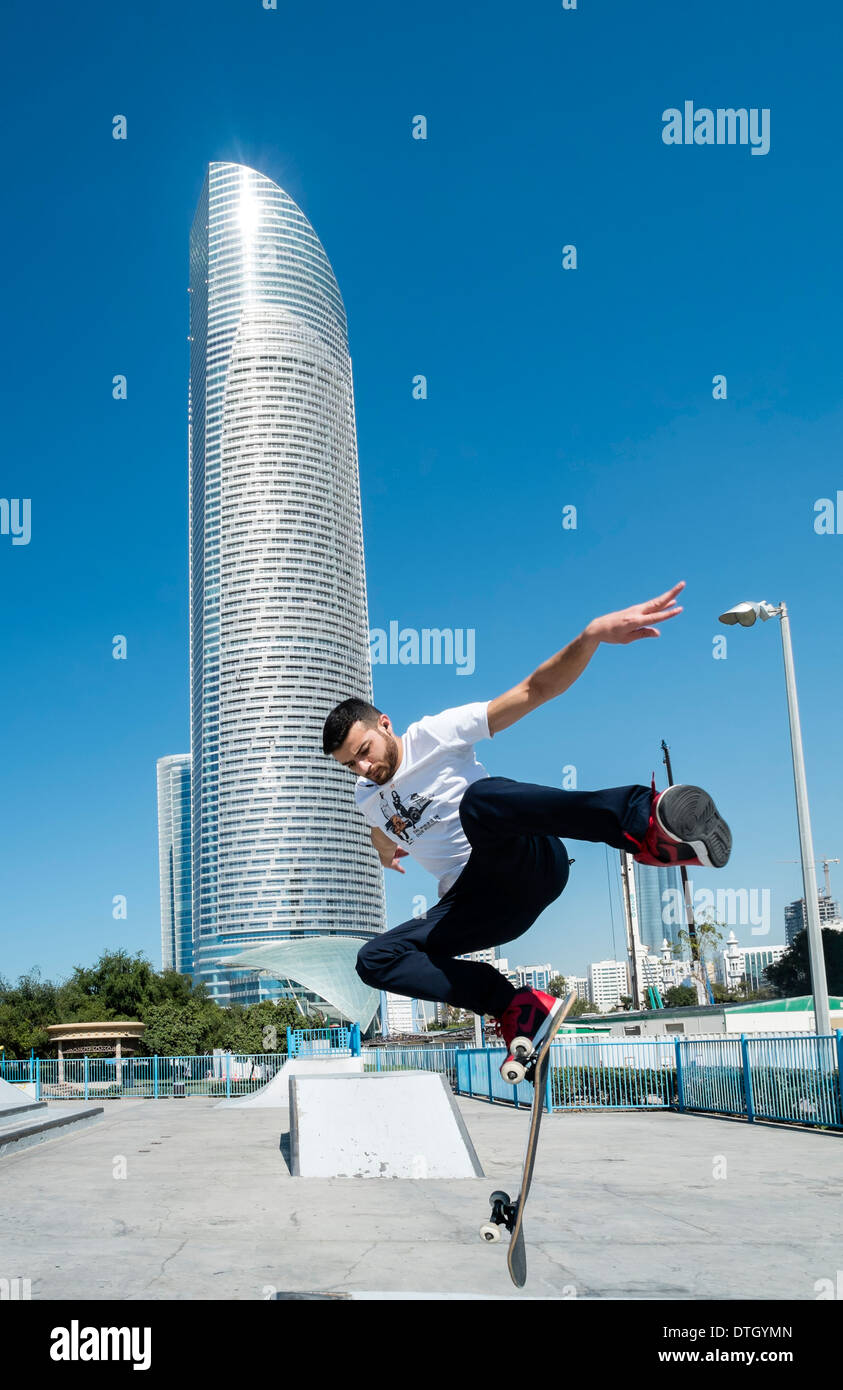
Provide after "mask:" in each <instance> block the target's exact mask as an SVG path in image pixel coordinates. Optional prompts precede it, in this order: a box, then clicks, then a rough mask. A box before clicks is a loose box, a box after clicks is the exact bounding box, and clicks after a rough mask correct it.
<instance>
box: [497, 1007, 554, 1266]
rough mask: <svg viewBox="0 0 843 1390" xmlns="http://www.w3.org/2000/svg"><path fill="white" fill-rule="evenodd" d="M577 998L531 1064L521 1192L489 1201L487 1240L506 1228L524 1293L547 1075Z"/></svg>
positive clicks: (510, 1257)
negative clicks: (528, 1209)
mask: <svg viewBox="0 0 843 1390" xmlns="http://www.w3.org/2000/svg"><path fill="white" fill-rule="evenodd" d="M576 998H577V995H576V991H574V992H573V993H571V994H569V995H568V996H567V998H566V999H565V1002H564V1003H563V1005H562V1008H561V1009H560V1010H559V1012H558V1013H557V1015H556V1017H555V1018H554V1020H553V1023H552V1024H551V1027H550V1031H549V1032H548V1034H547V1036H546V1037H544V1038H543V1039H542V1041H541V1043H540V1044H539V1047H538V1049H537V1051H536V1052H534V1053H533V1055H532V1056H531V1057H530V1059H529V1062H528V1063H527V1073H526V1076H525V1078H524V1079H525V1080H526V1081H532V1084H533V1105H532V1109H531V1111H530V1132H529V1134H528V1136H527V1151H526V1153H525V1155H524V1169H523V1172H522V1174H521V1191H520V1192H519V1194H518V1196H517V1197H516V1198H515V1201H514V1202H513V1201H512V1200H511V1199H510V1197H509V1194H508V1193H506V1192H493V1193H492V1195H491V1197H490V1198H489V1201H490V1202H491V1204H492V1215H491V1220H490V1221H489V1223H488V1224H487V1225H486V1226H484V1227H483V1228H482V1230H481V1235H482V1236H483V1238H484V1240H489V1241H496V1240H500V1238H501V1232H500V1228H501V1226H505V1227H506V1229H507V1230H508V1231H509V1234H510V1241H509V1250H508V1252H507V1257H506V1262H507V1265H508V1267H509V1273H510V1277H511V1279H512V1282H513V1284H515V1285H516V1286H517V1287H518V1288H519V1289H522V1288H523V1287H524V1285H525V1283H526V1282H527V1249H526V1246H525V1243H524V1225H523V1216H524V1207H525V1206H526V1203H527V1197H528V1195H529V1192H530V1184H531V1182H532V1180H533V1168H534V1166H535V1162H536V1150H537V1148H538V1140H539V1129H540V1128H541V1120H542V1114H543V1113H544V1092H545V1085H546V1083H547V1073H548V1071H549V1069H550V1048H551V1044H552V1043H553V1040H554V1038H555V1037H556V1034H557V1032H558V1031H559V1028H560V1027H561V1025H562V1024H563V1023H564V1021H565V1019H566V1018H567V1016H568V1014H569V1013H570V1011H571V1009H572V1007H573V1005H574V1003H575V1001H576Z"/></svg>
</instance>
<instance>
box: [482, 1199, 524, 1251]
mask: <svg viewBox="0 0 843 1390" xmlns="http://www.w3.org/2000/svg"><path fill="white" fill-rule="evenodd" d="M489 1201H490V1202H491V1203H492V1214H491V1216H490V1217H489V1220H488V1221H487V1222H486V1224H485V1226H481V1227H480V1234H481V1236H482V1237H483V1239H484V1240H488V1241H493V1240H500V1238H501V1226H505V1227H506V1229H507V1230H508V1231H509V1233H510V1235H511V1234H512V1230H513V1227H514V1226H515V1217H516V1215H517V1213H518V1204H517V1203H516V1202H513V1200H512V1198H511V1197H510V1195H509V1193H508V1192H493V1193H492V1195H491V1197H490V1198H489Z"/></svg>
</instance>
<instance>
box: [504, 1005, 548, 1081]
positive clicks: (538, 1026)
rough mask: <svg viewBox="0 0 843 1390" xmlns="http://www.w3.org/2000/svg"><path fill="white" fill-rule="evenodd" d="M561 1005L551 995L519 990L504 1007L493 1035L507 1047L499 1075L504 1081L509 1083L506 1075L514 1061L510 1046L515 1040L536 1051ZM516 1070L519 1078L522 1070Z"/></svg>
mask: <svg viewBox="0 0 843 1390" xmlns="http://www.w3.org/2000/svg"><path fill="white" fill-rule="evenodd" d="M564 1002H565V1001H564V1000H563V999H557V998H555V996H554V995H552V994H543V993H542V991H541V990H540V989H519V991H518V993H517V994H516V995H514V996H513V998H512V999H511V1000H510V1002H509V1003H508V1004H507V1006H506V1008H505V1009H504V1011H503V1013H502V1014H501V1015H500V1018H498V1019H497V1020H496V1022H497V1025H498V1027H497V1031H498V1032H499V1033H500V1035H501V1037H502V1038H503V1040H504V1042H505V1043H506V1046H507V1055H506V1058H505V1059H504V1061H503V1063H502V1064H501V1075H502V1076H503V1078H504V1080H505V1081H509V1080H510V1079H511V1078H510V1077H509V1076H508V1075H507V1071H508V1067H509V1064H510V1063H511V1062H512V1061H513V1060H514V1059H513V1054H512V1044H513V1042H514V1041H515V1040H516V1039H518V1040H519V1041H521V1042H522V1043H523V1045H525V1046H529V1045H530V1044H532V1047H533V1048H536V1047H538V1046H539V1045H540V1043H541V1041H542V1039H543V1038H544V1037H545V1035H546V1033H547V1030H548V1029H549V1027H550V1025H551V1022H552V1020H553V1019H554V1018H555V1016H556V1014H558V1012H559V1010H560V1009H561V1008H562V1005H563V1004H564ZM520 1070H521V1073H522V1075H523V1066H522V1067H521V1068H520ZM513 1075H514V1074H513Z"/></svg>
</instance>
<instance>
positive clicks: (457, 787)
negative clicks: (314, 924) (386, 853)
mask: <svg viewBox="0 0 843 1390" xmlns="http://www.w3.org/2000/svg"><path fill="white" fill-rule="evenodd" d="M487 711H488V701H481V700H476V701H475V702H474V703H473V704H468V705H457V706H455V707H454V708H453V709H446V710H442V712H441V713H440V714H432V715H429V714H428V715H425V716H424V717H423V718H422V719H418V720H416V721H415V723H413V724H410V725H408V727H407V730H406V732H405V733H404V734H403V735H402V741H403V750H402V756H401V761H400V762H399V764H398V766H397V768H396V769H395V772H394V773H393V775H392V777H391V779H390V781H389V782H387V783H386V784H385V785H384V786H381V785H379V784H377V783H374V782H370V781H368V779H367V778H364V777H359V778H358V779H357V785H356V787H355V791H354V797H355V801H356V803H357V806H358V809H359V810H361V811H362V812H363V815H364V816H365V818H366V820H367V821H368V823H369V825H371V826H372V827H373V828H374V829H376V830H380V829H383V831H384V832H385V833H386V835H387V836H389V837H391V838H392V840H393V841H394V842H395V843H396V844H399V845H404V846H405V847H406V852H407V853H409V854H412V856H413V858H414V859H416V860H417V861H418V863H419V864H421V865H422V867H423V868H425V869H427V870H428V871H429V872H430V873H432V874H434V875H435V877H436V879H437V880H438V887H439V896H440V897H442V895H443V893H446V892H447V891H448V889H449V888H450V887H451V885H452V884H453V883H454V882H456V879H457V878H458V877H459V875H460V873H461V872H462V870H463V868H464V867H465V865H466V863H467V861H468V858H469V855H470V854H471V845H470V844H469V843H468V840H467V839H466V836H465V832H464V830H463V828H462V822H461V820H460V802H461V801H462V798H463V795H464V793H465V791H466V788H467V787H470V786H471V784H472V783H473V782H476V781H477V780H478V779H479V778H481V777H486V776H488V773H487V772H486V769H485V768H484V767H483V765H482V763H479V762H478V761H477V758H476V757H475V755H474V745H475V743H477V742H478V741H479V740H480V739H481V738H490V737H491V735H490V733H489V718H488V712H487Z"/></svg>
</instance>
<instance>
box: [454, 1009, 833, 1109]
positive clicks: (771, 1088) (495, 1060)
mask: <svg viewBox="0 0 843 1390" xmlns="http://www.w3.org/2000/svg"><path fill="white" fill-rule="evenodd" d="M505 1056H506V1051H505V1049H504V1048H483V1049H480V1048H470V1049H465V1050H464V1051H459V1052H458V1053H457V1055H456V1070H457V1076H456V1083H455V1087H454V1089H455V1090H456V1091H458V1092H460V1093H462V1094H464V1095H468V1096H475V1097H480V1098H482V1099H484V1100H490V1101H506V1102H508V1103H509V1104H512V1105H515V1106H516V1107H517V1106H520V1105H530V1104H531V1103H532V1098H533V1088H532V1086H531V1085H530V1083H529V1082H526V1081H522V1082H521V1083H520V1085H518V1086H512V1085H510V1084H509V1083H508V1082H505V1081H504V1080H503V1078H502V1077H501V1074H500V1065H501V1063H502V1062H503V1060H504V1057H505ZM841 1078H843V1031H841V1030H839V1029H838V1030H837V1032H836V1034H835V1035H834V1036H833V1037H832V1036H828V1035H827V1036H824V1037H817V1036H816V1035H815V1034H796V1035H794V1034H785V1035H776V1036H767V1037H758V1036H755V1037H747V1036H746V1035H745V1034H741V1036H740V1037H720V1038H698V1039H697V1038H674V1039H668V1040H665V1039H660V1038H653V1039H645V1038H640V1039H635V1040H634V1041H632V1040H628V1039H626V1038H603V1039H600V1040H599V1041H598V1040H597V1039H594V1040H591V1039H589V1040H586V1039H583V1038H578V1037H575V1036H574V1035H571V1036H569V1037H563V1038H560V1039H559V1041H558V1042H556V1043H554V1044H553V1046H552V1047H551V1062H550V1071H549V1073H548V1080H547V1086H546V1090H545V1108H546V1109H547V1110H548V1111H554V1110H571V1109H574V1110H597V1109H603V1110H628V1109H653V1110H656V1109H670V1108H676V1109H678V1110H680V1111H696V1112H699V1113H703V1114H716V1115H735V1116H738V1117H741V1118H743V1119H746V1120H749V1121H752V1120H755V1119H765V1120H783V1121H788V1122H791V1123H796V1124H804V1125H822V1126H824V1127H827V1128H831V1129H843V1080H841Z"/></svg>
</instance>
